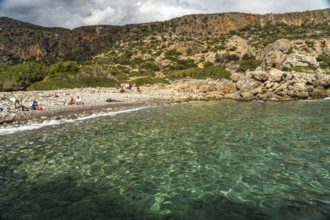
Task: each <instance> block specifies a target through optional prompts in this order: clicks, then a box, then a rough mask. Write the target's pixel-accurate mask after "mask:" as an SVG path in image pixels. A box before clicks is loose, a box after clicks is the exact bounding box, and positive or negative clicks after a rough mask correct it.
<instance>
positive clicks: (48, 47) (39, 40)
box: [0, 9, 330, 64]
mask: <svg viewBox="0 0 330 220" xmlns="http://www.w3.org/2000/svg"><path fill="white" fill-rule="evenodd" d="M329 18H330V9H326V10H316V11H307V12H297V13H286V14H266V15H254V14H243V13H224V14H210V15H188V16H184V17H180V18H175V19H172V20H169V21H165V22H154V23H146V24H136V25H126V26H110V25H109V26H105V25H103V26H88V27H80V28H76V29H73V30H68V29H63V28H45V27H40V26H36V25H32V24H28V23H24V22H20V21H15V20H13V19H10V18H5V17H1V18H0V30H1V31H0V39H1V41H0V64H13V63H20V62H22V61H26V60H44V61H47V62H48V63H53V62H55V61H57V60H63V59H64V60H67V59H70V60H81V59H83V58H89V57H90V56H91V55H95V54H97V53H98V52H100V51H102V50H104V49H105V48H107V47H109V46H112V45H113V44H114V43H116V42H118V41H119V40H125V39H131V38H136V39H139V38H141V37H143V36H154V35H171V34H174V35H181V36H183V37H184V36H192V37H194V36H206V35H212V36H217V35H221V34H227V33H229V32H233V31H239V30H241V29H244V28H251V27H255V28H262V27H268V26H272V25H273V26H274V25H277V24H285V25H288V26H302V25H314V26H316V25H318V24H321V23H324V22H328V21H329ZM319 30H321V31H325V30H326V29H319ZM312 32H314V30H312ZM315 34H316V35H317V36H319V35H320V33H315ZM328 36H329V35H328Z"/></svg>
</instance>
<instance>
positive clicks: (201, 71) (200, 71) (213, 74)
mask: <svg viewBox="0 0 330 220" xmlns="http://www.w3.org/2000/svg"><path fill="white" fill-rule="evenodd" d="M165 74H166V75H167V77H168V78H169V79H171V80H173V79H181V78H187V77H190V78H194V79H207V78H211V79H223V78H224V79H229V78H230V72H229V71H227V70H226V69H225V68H224V67H221V66H215V67H209V68H191V69H186V70H175V71H165Z"/></svg>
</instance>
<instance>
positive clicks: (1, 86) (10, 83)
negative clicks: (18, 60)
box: [0, 61, 48, 91]
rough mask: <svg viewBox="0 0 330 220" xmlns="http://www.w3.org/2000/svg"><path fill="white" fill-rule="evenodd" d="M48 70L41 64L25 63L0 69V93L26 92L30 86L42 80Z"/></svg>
mask: <svg viewBox="0 0 330 220" xmlns="http://www.w3.org/2000/svg"><path fill="white" fill-rule="evenodd" d="M47 72H48V68H47V66H46V65H45V64H43V63H37V62H33V61H30V62H26V63H23V64H17V65H14V66H4V67H1V68H0V91H15V90H26V89H27V87H29V86H30V85H31V84H33V83H35V82H38V81H41V80H43V78H44V77H45V76H46V75H47Z"/></svg>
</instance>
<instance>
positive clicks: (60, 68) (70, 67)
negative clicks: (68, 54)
mask: <svg viewBox="0 0 330 220" xmlns="http://www.w3.org/2000/svg"><path fill="white" fill-rule="evenodd" d="M79 70H80V69H79V67H78V65H77V63H75V62H71V61H63V62H58V63H55V64H53V65H51V67H50V73H51V74H55V73H71V74H76V73H78V72H79Z"/></svg>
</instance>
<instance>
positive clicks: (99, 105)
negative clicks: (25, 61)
mask: <svg viewBox="0 0 330 220" xmlns="http://www.w3.org/2000/svg"><path fill="white" fill-rule="evenodd" d="M78 96H79V97H80V99H81V100H82V102H83V104H81V105H77V104H74V105H68V102H69V100H70V99H71V97H73V98H74V99H76V98H77V97H78ZM13 98H14V99H17V100H19V105H20V106H25V107H27V108H28V111H22V109H21V108H15V104H14V103H13V102H12V101H11V100H12V99H13ZM0 100H1V102H0V107H2V108H3V111H2V112H0V119H1V120H0V129H1V128H8V127H19V126H22V125H24V124H29V123H42V122H43V121H47V120H61V119H75V118H79V117H86V116H88V115H92V114H96V113H100V112H117V111H122V110H127V109H136V108H141V107H148V106H156V105H163V104H165V103H166V100H164V99H162V98H160V97H158V98H156V97H155V93H154V92H153V90H152V89H147V88H144V89H143V90H142V92H137V91H136V90H127V91H125V92H124V93H120V92H119V91H118V89H114V88H83V89H63V90H52V91H29V92H27V91H19V92H5V93H0ZM33 100H36V101H37V102H38V104H39V106H41V107H42V109H43V110H32V108H31V104H32V102H33Z"/></svg>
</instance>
